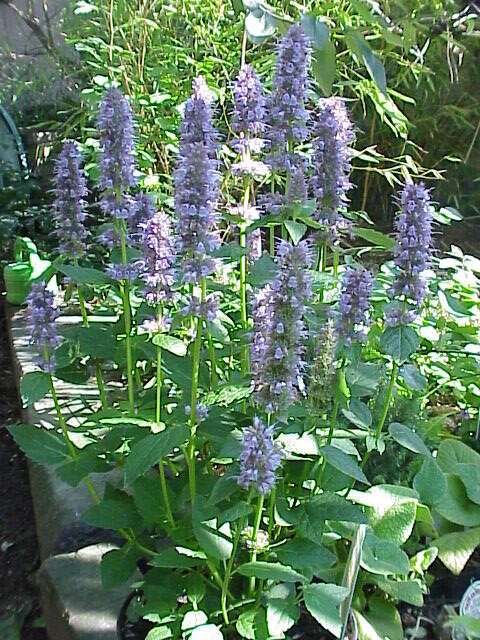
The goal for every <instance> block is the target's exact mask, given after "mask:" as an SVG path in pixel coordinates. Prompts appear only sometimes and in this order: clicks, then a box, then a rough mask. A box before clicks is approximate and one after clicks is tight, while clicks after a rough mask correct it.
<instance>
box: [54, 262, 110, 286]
mask: <svg viewBox="0 0 480 640" xmlns="http://www.w3.org/2000/svg"><path fill="white" fill-rule="evenodd" d="M56 267H57V269H58V271H61V273H64V274H65V275H66V276H68V277H69V278H71V279H72V280H73V282H76V283H77V284H94V285H95V284H96V285H102V284H110V283H111V282H112V280H111V278H109V277H108V276H107V274H106V273H103V271H99V270H98V269H91V268H90V267H74V266H72V265H69V264H60V263H57V264H56Z"/></svg>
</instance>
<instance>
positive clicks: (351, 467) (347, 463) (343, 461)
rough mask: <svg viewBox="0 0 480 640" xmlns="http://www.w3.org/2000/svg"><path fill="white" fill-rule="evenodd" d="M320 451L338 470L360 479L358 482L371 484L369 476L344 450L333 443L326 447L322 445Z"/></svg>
mask: <svg viewBox="0 0 480 640" xmlns="http://www.w3.org/2000/svg"><path fill="white" fill-rule="evenodd" d="M320 451H321V453H322V455H323V456H324V457H325V460H326V461H327V462H328V464H330V465H332V467H334V468H335V469H338V471H341V472H342V473H344V474H345V475H347V476H349V477H350V478H354V479H355V480H358V482H362V483H363V484H370V482H369V481H368V478H367V476H366V475H365V474H364V473H363V471H362V470H361V469H360V467H359V466H358V464H357V463H356V462H355V460H354V459H353V458H352V456H349V455H347V454H346V453H345V452H344V451H342V450H341V449H338V448H337V447H334V446H332V445H326V446H325V447H322V448H321V449H320Z"/></svg>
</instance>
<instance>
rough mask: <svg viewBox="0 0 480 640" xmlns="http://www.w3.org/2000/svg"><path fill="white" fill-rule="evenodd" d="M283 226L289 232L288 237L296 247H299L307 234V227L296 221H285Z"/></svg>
mask: <svg viewBox="0 0 480 640" xmlns="http://www.w3.org/2000/svg"><path fill="white" fill-rule="evenodd" d="M283 224H284V225H285V228H286V230H287V231H288V235H289V236H290V237H291V239H292V241H293V244H294V245H297V244H298V243H299V242H300V240H301V239H302V238H303V236H304V235H305V234H306V232H307V227H306V225H304V224H302V223H301V222H295V221H294V220H285V222H284V223H283Z"/></svg>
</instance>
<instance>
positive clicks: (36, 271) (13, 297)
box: [3, 237, 55, 305]
mask: <svg viewBox="0 0 480 640" xmlns="http://www.w3.org/2000/svg"><path fill="white" fill-rule="evenodd" d="M13 251H14V256H15V262H12V263H10V264H7V266H6V267H5V268H4V269H3V277H4V280H5V288H6V291H7V302H8V303H10V304H14V305H22V304H24V303H25V301H26V299H27V296H28V294H29V293H30V290H31V288H32V283H33V282H38V281H40V280H45V281H48V280H50V279H51V278H52V276H53V275H54V272H55V267H54V266H53V264H52V263H51V262H50V260H42V258H40V256H39V255H38V251H37V247H36V246H35V243H34V242H33V241H32V240H30V238H21V237H18V238H16V240H15V245H14V249H13Z"/></svg>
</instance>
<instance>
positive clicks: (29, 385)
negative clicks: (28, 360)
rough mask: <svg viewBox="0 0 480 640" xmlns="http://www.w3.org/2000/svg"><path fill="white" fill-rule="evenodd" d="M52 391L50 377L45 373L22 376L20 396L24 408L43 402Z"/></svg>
mask: <svg viewBox="0 0 480 640" xmlns="http://www.w3.org/2000/svg"><path fill="white" fill-rule="evenodd" d="M49 391H50V376H49V375H48V373H45V372H43V371H30V372H29V373H26V374H25V375H24V376H22V380H21V382H20V395H21V396H22V403H23V406H24V407H29V406H30V405H32V404H34V403H35V402H38V401H39V400H42V398H44V397H45V396H46V395H47V394H48V393H49Z"/></svg>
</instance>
